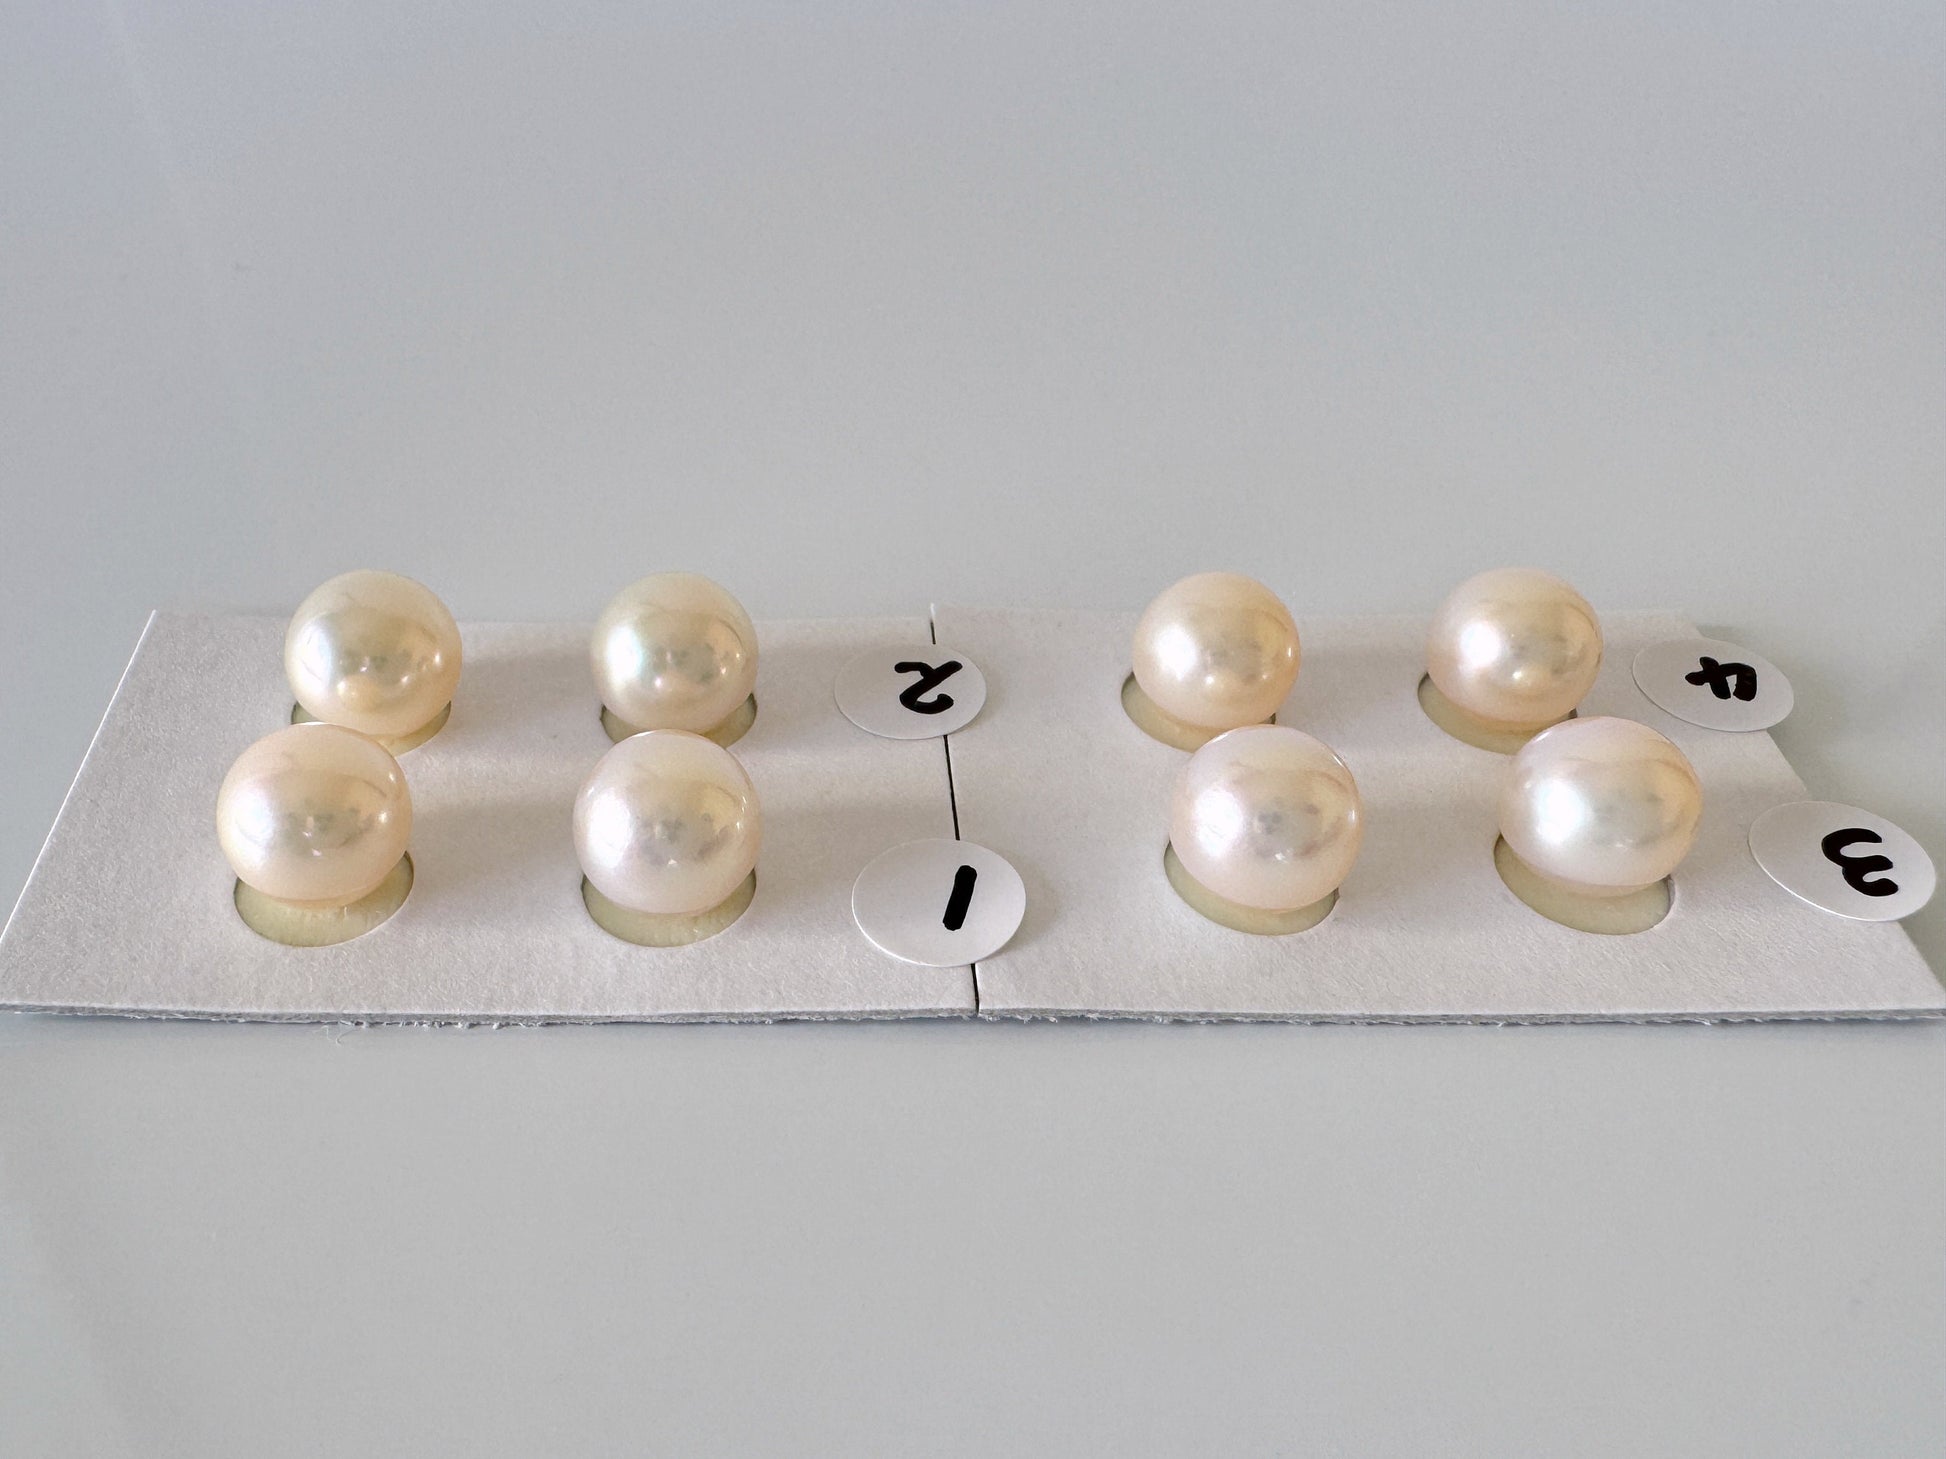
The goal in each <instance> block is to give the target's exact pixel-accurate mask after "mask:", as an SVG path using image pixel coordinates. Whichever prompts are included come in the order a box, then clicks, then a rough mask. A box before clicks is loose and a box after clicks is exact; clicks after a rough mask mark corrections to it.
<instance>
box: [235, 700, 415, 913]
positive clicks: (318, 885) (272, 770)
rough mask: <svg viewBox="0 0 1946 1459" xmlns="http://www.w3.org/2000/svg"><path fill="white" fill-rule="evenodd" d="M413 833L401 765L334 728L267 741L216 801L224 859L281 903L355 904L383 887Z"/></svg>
mask: <svg viewBox="0 0 1946 1459" xmlns="http://www.w3.org/2000/svg"><path fill="white" fill-rule="evenodd" d="M411 835H412V795H411V792H410V791H408V790H407V789H406V783H405V774H404V772H403V771H401V770H400V769H399V762H398V761H397V760H394V759H393V758H392V757H391V755H389V754H388V753H386V751H385V749H384V748H383V747H382V746H380V745H379V744H378V742H377V741H376V740H373V739H371V738H369V737H368V736H365V735H361V734H359V733H358V732H357V731H355V730H348V729H345V728H343V727H342V726H339V725H335V724H299V725H292V726H290V727H289V728H287V729H280V730H275V731H273V732H272V733H270V734H267V735H265V736H264V737H263V738H262V739H260V740H258V741H257V742H256V743H255V744H254V745H252V746H250V748H249V749H247V750H245V751H244V752H243V753H242V754H241V755H239V756H237V759H236V763H235V764H233V765H232V766H231V767H230V773H229V774H228V775H226V776H224V777H223V787H222V789H221V790H219V791H218V792H217V794H216V838H217V840H218V842H220V843H221V845H222V847H223V855H224V856H225V857H226V858H227V859H228V860H229V863H230V866H231V867H232V869H234V870H235V872H236V874H237V879H238V880H239V881H241V882H243V883H244V885H246V886H249V887H254V888H255V889H256V890H257V891H260V892H262V893H263V894H264V895H265V896H267V897H274V898H276V899H277V900H278V901H283V902H298V903H303V904H307V905H314V906H321V907H344V906H349V905H350V904H351V903H353V902H356V901H357V900H358V899H359V898H361V897H364V896H367V895H369V894H370V893H371V892H373V891H376V890H377V889H378V886H379V883H381V882H383V881H384V880H385V878H386V877H387V875H389V874H390V872H391V871H392V868H393V867H395V866H397V865H398V864H399V858H400V857H402V856H404V855H405V848H406V842H407V841H408V840H409V839H410V838H411Z"/></svg>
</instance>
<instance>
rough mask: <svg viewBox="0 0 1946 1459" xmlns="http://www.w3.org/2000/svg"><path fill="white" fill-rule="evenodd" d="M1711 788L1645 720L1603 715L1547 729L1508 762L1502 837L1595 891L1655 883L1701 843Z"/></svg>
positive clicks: (1527, 858)
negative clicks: (1699, 830)
mask: <svg viewBox="0 0 1946 1459" xmlns="http://www.w3.org/2000/svg"><path fill="white" fill-rule="evenodd" d="M1702 814H1703V787H1702V784H1701V783H1700V782H1699V781H1698V780H1697V779H1696V771H1695V770H1694V768H1692V767H1691V765H1690V763H1689V761H1688V759H1687V758H1686V757H1685V756H1684V755H1683V752H1682V751H1681V750H1679V749H1677V748H1676V747H1675V746H1674V745H1673V744H1671V743H1670V742H1669V740H1668V739H1667V738H1665V737H1664V736H1662V735H1659V734H1657V733H1656V732H1655V731H1654V730H1652V729H1650V728H1649V727H1648V726H1647V725H1645V724H1637V723H1635V722H1634V721H1633V720H1628V719H1615V718H1612V717H1608V716H1597V717H1595V718H1592V719H1571V720H1568V721H1567V722H1566V723H1565V724H1557V725H1555V726H1554V727H1553V728H1552V729H1547V730H1542V731H1541V732H1540V733H1539V734H1537V735H1535V736H1534V738H1533V739H1531V740H1529V741H1528V742H1527V743H1526V745H1524V746H1523V747H1522V748H1521V750H1520V751H1519V753H1517V754H1516V755H1515V756H1514V757H1513V760H1512V762H1511V763H1510V764H1509V766H1508V768H1507V778H1506V781H1505V783H1504V785H1503V786H1502V788H1501V792H1500V834H1501V835H1502V836H1504V837H1505V838H1506V841H1507V845H1508V846H1509V847H1510V848H1511V849H1512V850H1513V853H1514V854H1515V855H1516V856H1518V857H1519V858H1520V859H1521V860H1522V861H1524V862H1526V863H1527V865H1528V866H1529V867H1531V868H1532V869H1533V870H1534V871H1536V872H1538V873H1539V874H1540V875H1542V876H1544V877H1546V878H1548V879H1549V880H1550V881H1554V882H1556V883H1558V884H1560V885H1562V886H1564V887H1567V888H1569V889H1570V890H1573V891H1577V892H1582V893H1585V894H1587V895H1591V896H1602V897H1610V896H1620V895H1623V894H1625V893H1628V892H1634V891H1639V890H1640V889H1641V888H1643V887H1646V886H1652V885H1654V884H1655V883H1656V882H1659V881H1661V880H1662V879H1663V878H1664V877H1666V876H1668V875H1669V873H1670V872H1672V871H1674V870H1675V869H1676V866H1677V864H1678V863H1679V862H1680V861H1681V860H1682V859H1683V857H1684V856H1686V855H1687V854H1688V852H1689V848H1690V846H1691V844H1692V843H1693V842H1694V841H1695V839H1696V827H1697V823H1698V822H1699V821H1700V820H1701V818H1702Z"/></svg>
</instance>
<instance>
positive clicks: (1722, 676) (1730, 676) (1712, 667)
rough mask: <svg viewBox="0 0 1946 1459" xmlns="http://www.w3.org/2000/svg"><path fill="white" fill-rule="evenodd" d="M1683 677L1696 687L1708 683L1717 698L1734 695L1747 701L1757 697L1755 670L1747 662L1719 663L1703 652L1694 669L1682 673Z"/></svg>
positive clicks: (1726, 697)
mask: <svg viewBox="0 0 1946 1459" xmlns="http://www.w3.org/2000/svg"><path fill="white" fill-rule="evenodd" d="M1683 678H1684V679H1685V680H1687V681H1688V682H1689V683H1691V684H1694V685H1696V686H1697V687H1698V688H1701V687H1702V686H1703V685H1705V684H1707V685H1709V691H1710V693H1712V694H1714V695H1715V696H1716V697H1717V698H1718V699H1728V698H1730V697H1731V696H1732V695H1734V696H1735V697H1737V698H1738V699H1741V700H1744V701H1745V702H1748V701H1749V700H1752V699H1755V698H1756V697H1757V671H1756V670H1755V669H1753V668H1751V667H1750V665H1748V664H1719V663H1718V662H1717V661H1716V660H1715V659H1713V658H1711V657H1710V656H1709V655H1708V654H1704V655H1702V656H1701V660H1700V661H1699V662H1698V664H1697V666H1696V671H1695V672H1694V673H1691V674H1684V675H1683ZM1732 681H1734V682H1732Z"/></svg>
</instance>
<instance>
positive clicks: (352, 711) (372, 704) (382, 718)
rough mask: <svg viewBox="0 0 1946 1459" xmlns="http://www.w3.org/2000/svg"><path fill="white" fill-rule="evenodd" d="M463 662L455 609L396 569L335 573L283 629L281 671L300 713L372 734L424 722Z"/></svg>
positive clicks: (448, 698) (445, 699)
mask: <svg viewBox="0 0 1946 1459" xmlns="http://www.w3.org/2000/svg"><path fill="white" fill-rule="evenodd" d="M459 671H460V641H459V625H458V624H457V623H455V622H454V621H453V615H452V614H451V613H449V612H447V611H446V605H445V604H444V603H442V602H440V601H439V599H438V598H437V597H435V596H434V595H433V593H432V590H431V589H429V588H427V587H425V586H423V585H422V584H419V583H416V582H414V581H413V580H412V579H411V578H407V577H400V576H399V575H398V574H397V573H392V572H372V571H359V572H348V573H344V574H342V575H341V576H338V577H335V578H332V579H331V581H329V582H327V583H325V584H323V585H322V586H321V587H319V588H318V589H317V590H316V591H315V592H313V593H312V594H311V596H310V597H308V598H306V599H305V600H304V601H303V602H302V603H301V604H299V605H298V609H297V613H296V614H295V616H293V617H292V619H291V626H290V629H289V631H288V632H287V633H285V635H284V674H285V677H287V678H288V679H289V680H290V685H291V694H292V695H293V696H294V697H295V698H296V700H297V702H298V703H299V704H300V705H302V706H303V707H304V710H305V712H306V713H307V714H309V715H310V716H311V717H312V718H314V719H319V720H323V721H324V722H325V723H326V724H339V725H343V726H344V727H345V728H347V729H355V730H357V731H358V732H359V733H361V734H367V735H371V736H373V737H375V738H395V737H401V736H405V735H409V734H411V733H412V732H413V731H415V730H419V729H423V728H424V727H425V726H426V725H427V724H429V723H430V722H431V721H432V719H433V717H434V716H435V715H437V714H438V713H439V711H440V710H442V709H444V708H445V707H446V706H447V705H448V704H450V703H452V702H453V691H454V690H456V689H457V688H459Z"/></svg>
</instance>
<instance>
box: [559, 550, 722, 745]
mask: <svg viewBox="0 0 1946 1459" xmlns="http://www.w3.org/2000/svg"><path fill="white" fill-rule="evenodd" d="M589 655H590V658H591V659H592V661H593V665H594V672H595V687H596V688H597V690H599V691H600V694H601V702H602V703H603V704H605V705H607V706H608V709H609V712H610V713H612V714H613V715H614V716H615V717H616V718H617V719H619V720H622V721H623V722H624V723H626V724H628V725H630V726H632V727H634V728H636V729H674V730H690V731H692V732H694V733H696V734H706V733H708V732H709V731H710V730H713V729H715V728H716V727H717V726H718V725H720V724H722V723H723V722H724V721H725V720H727V719H728V718H729V717H730V716H731V715H732V714H733V713H735V712H736V710H737V709H739V708H741V707H742V705H743V702H744V701H745V700H746V699H748V698H749V697H750V694H751V691H752V690H753V689H755V688H756V686H757V630H756V627H755V625H753V624H752V623H751V622H750V615H749V614H748V613H745V612H744V611H743V605H742V604H741V603H739V602H737V600H736V599H735V598H733V597H731V596H730V594H729V593H728V592H726V591H725V590H724V589H723V588H721V587H719V586H717V585H716V584H715V583H713V582H711V581H710V580H709V579H708V578H706V577H700V576H698V575H697V574H695V573H689V572H665V573H657V574H656V575H655V576H653V577H646V578H643V579H642V580H641V581H640V582H638V583H634V584H632V585H630V586H629V587H626V588H624V589H623V590H622V591H621V592H620V593H618V594H616V596H615V598H614V600H613V601H612V602H610V603H609V605H608V606H607V607H606V608H605V609H603V610H602V614H601V617H600V618H598V619H596V620H595V632H594V639H593V641H592V643H591V644H590V647H589Z"/></svg>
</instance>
